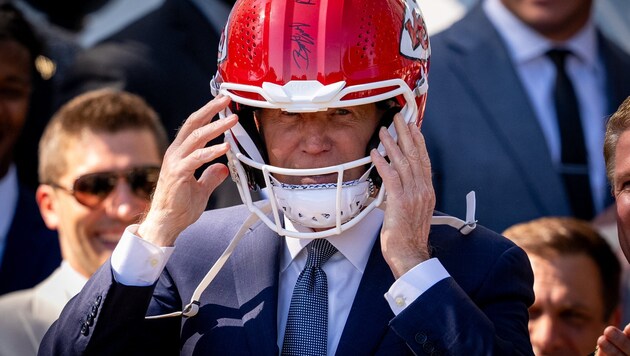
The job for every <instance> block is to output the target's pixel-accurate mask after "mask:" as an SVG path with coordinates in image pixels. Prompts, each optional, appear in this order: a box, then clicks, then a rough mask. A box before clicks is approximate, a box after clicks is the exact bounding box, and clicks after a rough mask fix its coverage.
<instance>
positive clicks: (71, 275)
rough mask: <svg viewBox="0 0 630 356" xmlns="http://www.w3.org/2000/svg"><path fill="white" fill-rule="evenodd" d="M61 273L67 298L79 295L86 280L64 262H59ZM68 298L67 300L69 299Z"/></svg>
mask: <svg viewBox="0 0 630 356" xmlns="http://www.w3.org/2000/svg"><path fill="white" fill-rule="evenodd" d="M61 273H62V274H63V275H64V283H65V285H66V287H67V288H66V293H67V295H68V297H69V298H72V297H74V296H75V295H76V294H79V292H80V291H81V289H82V288H83V286H84V285H85V283H87V281H88V279H87V278H86V277H85V276H84V275H82V274H81V273H79V272H78V271H77V270H75V269H74V268H72V266H70V263H69V262H68V261H66V260H62V261H61ZM69 298H68V299H69Z"/></svg>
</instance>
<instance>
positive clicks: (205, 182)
mask: <svg viewBox="0 0 630 356" xmlns="http://www.w3.org/2000/svg"><path fill="white" fill-rule="evenodd" d="M229 173H230V172H229V170H228V168H227V166H226V165H224V164H222V163H215V164H212V165H210V166H208V168H206V169H205V170H204V171H203V173H202V174H201V177H199V184H201V186H202V187H203V188H204V189H205V190H206V192H207V193H208V194H211V193H212V192H213V191H214V190H215V189H216V188H217V187H218V186H219V184H221V183H222V182H223V181H224V180H225V178H227V176H228V175H229Z"/></svg>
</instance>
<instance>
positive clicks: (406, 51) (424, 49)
mask: <svg viewBox="0 0 630 356" xmlns="http://www.w3.org/2000/svg"><path fill="white" fill-rule="evenodd" d="M429 51H430V48H429V34H428V33H427V30H426V25H425V23H424V19H423V17H422V12H421V11H420V7H418V4H417V3H416V1H415V0H407V1H406V2H405V16H404V20H403V26H402V31H401V35H400V53H402V54H403V55H404V56H406V57H410V58H415V59H427V58H428V56H429Z"/></svg>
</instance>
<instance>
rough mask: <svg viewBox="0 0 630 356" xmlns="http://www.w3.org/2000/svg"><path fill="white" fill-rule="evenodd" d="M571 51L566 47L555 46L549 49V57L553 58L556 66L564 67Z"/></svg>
mask: <svg viewBox="0 0 630 356" xmlns="http://www.w3.org/2000/svg"><path fill="white" fill-rule="evenodd" d="M570 54H571V51H569V50H568V49H564V48H553V49H550V50H549V51H547V57H549V58H550V59H551V61H552V62H553V64H554V65H555V66H556V68H564V61H565V59H566V58H567V56H568V55H570Z"/></svg>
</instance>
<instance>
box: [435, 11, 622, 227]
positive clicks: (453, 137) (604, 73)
mask: <svg viewBox="0 0 630 356" xmlns="http://www.w3.org/2000/svg"><path fill="white" fill-rule="evenodd" d="M591 8H592V0H576V1H549V2H547V3H546V5H542V4H537V3H536V2H533V1H525V0H487V1H483V2H481V4H479V5H478V6H476V7H475V8H473V9H472V10H471V11H470V12H469V13H468V14H467V15H466V16H465V17H464V18H463V19H462V20H461V21H459V22H457V23H455V24H454V25H453V26H452V27H450V28H449V29H448V30H446V31H444V32H441V33H439V34H438V35H436V36H434V37H432V55H433V57H432V58H433V65H432V67H431V94H430V95H429V98H428V102H427V109H426V113H425V117H426V118H427V120H426V125H424V126H423V133H424V134H425V136H426V140H427V147H428V151H429V155H430V157H431V162H432V164H433V171H434V187H435V191H436V198H437V208H438V209H440V210H442V211H445V212H447V213H449V214H454V215H455V216H462V215H461V214H463V210H462V209H461V207H462V196H463V195H464V194H466V193H467V192H469V191H471V190H474V191H476V193H477V198H478V200H479V203H480V206H479V208H478V210H477V216H478V218H479V222H480V223H482V224H484V225H486V226H488V227H490V228H492V229H494V230H498V231H502V230H504V229H505V228H507V227H508V226H510V225H512V224H514V223H517V222H521V221H525V220H531V219H534V218H537V217H540V216H547V215H560V216H562V215H565V216H566V215H575V216H579V217H581V218H583V219H591V218H593V216H594V215H597V214H598V213H601V212H602V211H604V210H605V208H606V207H607V206H608V205H609V204H610V203H612V199H611V198H610V188H609V186H608V185H607V184H606V179H605V171H604V162H603V157H602V153H601V150H602V146H603V138H604V124H605V120H606V117H607V116H609V115H610V114H612V113H613V112H614V111H615V109H616V107H617V106H618V105H619V104H620V103H621V102H622V100H623V99H624V98H625V97H626V96H627V95H628V94H630V71H628V70H627V69H628V68H630V57H629V56H628V55H627V54H625V53H624V52H622V50H620V49H619V48H618V47H616V46H615V45H614V44H613V43H611V42H610V41H608V40H607V39H606V38H604V37H603V36H602V35H601V34H600V33H599V31H598V30H597V28H596V27H595V25H594V24H593V22H592V20H591ZM552 48H558V49H561V50H568V51H570V52H571V53H570V54H568V55H567V58H566V72H567V74H568V76H569V78H570V79H571V81H572V82H573V87H574V91H575V94H576V96H577V101H578V103H579V114H580V115H573V116H574V117H581V120H580V121H577V122H576V123H573V124H571V125H573V126H571V127H578V126H577V125H580V124H581V127H582V129H581V130H580V132H581V133H582V136H583V138H584V141H583V142H584V146H585V149H586V156H585V157H584V160H585V161H584V162H585V163H583V164H582V165H581V167H583V168H581V169H583V171H584V172H585V173H586V174H587V175H588V178H589V180H590V181H589V184H588V185H585V187H584V188H582V189H579V190H578V191H577V193H572V192H571V191H570V190H569V189H568V186H567V184H566V183H565V182H566V181H565V176H564V172H565V171H563V168H565V166H566V164H565V163H564V162H563V158H562V154H561V153H562V141H563V139H562V135H561V131H562V130H561V128H560V124H558V123H557V120H556V119H557V116H558V115H557V114H556V112H555V109H557V106H556V105H554V99H553V95H552V93H553V90H554V80H555V78H556V73H557V69H556V68H555V67H554V64H553V62H552V60H551V58H550V57H548V55H547V54H546V52H547V51H548V50H550V49H552ZM568 151H569V152H576V151H577V148H575V147H568ZM574 198H577V199H574ZM587 199H590V200H592V210H591V213H586V214H580V213H578V212H577V211H574V210H573V209H572V205H571V201H572V200H576V201H578V202H579V201H586V200H587Z"/></svg>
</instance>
